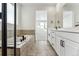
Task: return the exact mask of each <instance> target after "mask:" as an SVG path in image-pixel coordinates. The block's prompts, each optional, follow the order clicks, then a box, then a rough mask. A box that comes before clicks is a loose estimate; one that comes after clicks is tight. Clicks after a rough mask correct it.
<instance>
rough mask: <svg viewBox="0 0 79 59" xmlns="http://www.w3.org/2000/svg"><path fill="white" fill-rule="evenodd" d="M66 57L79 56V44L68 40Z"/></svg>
mask: <svg viewBox="0 0 79 59" xmlns="http://www.w3.org/2000/svg"><path fill="white" fill-rule="evenodd" d="M65 56H79V44H78V43H75V42H72V41H70V40H66V41H65Z"/></svg>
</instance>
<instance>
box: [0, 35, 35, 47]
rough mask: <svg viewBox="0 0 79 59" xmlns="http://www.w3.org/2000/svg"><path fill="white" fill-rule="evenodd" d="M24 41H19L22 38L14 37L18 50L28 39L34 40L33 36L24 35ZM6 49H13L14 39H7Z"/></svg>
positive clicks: (0, 44)
mask: <svg viewBox="0 0 79 59" xmlns="http://www.w3.org/2000/svg"><path fill="white" fill-rule="evenodd" d="M24 37H26V39H25V40H24V41H22V42H21V41H20V39H22V37H16V48H20V47H21V46H22V45H24V44H25V43H27V42H28V41H29V40H30V39H34V35H24ZM1 42H2V41H1V40H0V47H1V46H2V43H1ZM7 47H14V38H8V39H7Z"/></svg>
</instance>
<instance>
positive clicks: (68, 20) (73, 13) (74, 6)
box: [63, 3, 79, 28]
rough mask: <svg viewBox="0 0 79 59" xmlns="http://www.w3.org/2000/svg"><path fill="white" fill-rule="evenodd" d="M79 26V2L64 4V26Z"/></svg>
mask: <svg viewBox="0 0 79 59" xmlns="http://www.w3.org/2000/svg"><path fill="white" fill-rule="evenodd" d="M77 26H79V3H66V4H65V5H64V6H63V28H74V27H77Z"/></svg>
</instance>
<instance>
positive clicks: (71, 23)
mask: <svg viewBox="0 0 79 59" xmlns="http://www.w3.org/2000/svg"><path fill="white" fill-rule="evenodd" d="M4 5H5V6H7V8H6V10H7V12H5V13H6V18H5V17H3V16H4V13H1V12H4V10H3V9H5V8H4V7H5V6H4ZM1 16H2V17H1ZM5 19H7V21H5ZM3 20H4V21H3ZM5 22H6V24H4V23H5ZM3 24H4V25H3ZM6 25H7V26H6ZM4 27H5V28H6V31H7V32H6V33H4V31H5V30H4ZM78 29H79V3H16V4H14V3H7V4H6V3H4V4H1V3H0V55H6V54H7V56H14V55H16V56H79V53H78V52H79V46H78V45H79V40H78V39H79V37H78V36H79V35H78V34H79V30H78ZM3 35H4V36H3ZM4 37H6V38H4ZM6 40H7V41H6ZM5 41H6V42H5ZM4 47H6V49H4ZM4 52H6V53H5V54H4Z"/></svg>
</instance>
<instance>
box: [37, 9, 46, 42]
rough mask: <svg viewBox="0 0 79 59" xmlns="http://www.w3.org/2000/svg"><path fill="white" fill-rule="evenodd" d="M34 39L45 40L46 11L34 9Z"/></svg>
mask: <svg viewBox="0 0 79 59" xmlns="http://www.w3.org/2000/svg"><path fill="white" fill-rule="evenodd" d="M36 40H38V41H46V40H47V11H46V10H39V11H38V10H37V11H36Z"/></svg>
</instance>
